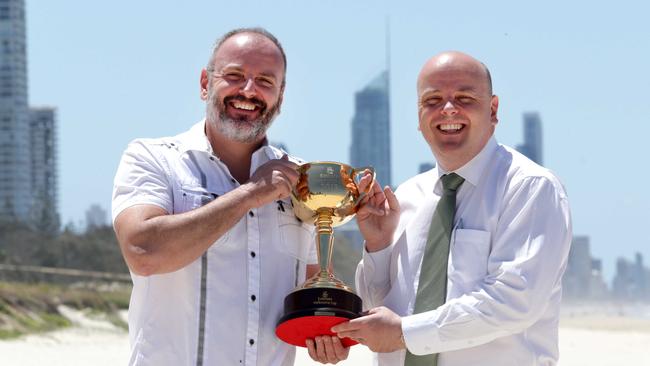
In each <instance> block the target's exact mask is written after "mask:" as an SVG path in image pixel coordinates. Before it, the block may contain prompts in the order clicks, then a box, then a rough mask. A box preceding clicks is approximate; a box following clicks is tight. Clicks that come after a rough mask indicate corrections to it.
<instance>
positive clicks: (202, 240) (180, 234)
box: [116, 186, 255, 276]
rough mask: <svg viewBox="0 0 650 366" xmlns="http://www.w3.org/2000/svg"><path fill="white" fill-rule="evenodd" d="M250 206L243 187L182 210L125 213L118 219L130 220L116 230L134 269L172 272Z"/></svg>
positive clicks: (143, 272)
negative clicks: (191, 208)
mask: <svg viewBox="0 0 650 366" xmlns="http://www.w3.org/2000/svg"><path fill="white" fill-rule="evenodd" d="M253 207H255V201H254V199H253V197H252V196H251V194H250V193H249V192H248V191H247V189H246V188H245V187H243V186H242V187H239V188H237V189H235V190H233V191H231V192H228V193H226V194H224V195H223V196H221V197H219V198H217V199H215V200H213V201H212V202H210V203H208V204H206V205H204V206H202V207H200V208H197V209H195V210H192V211H188V212H184V213H179V214H172V215H169V214H158V215H152V216H151V217H146V216H145V217H142V216H139V215H140V214H138V213H129V212H125V214H126V216H125V217H118V220H121V221H130V222H125V223H124V225H116V232H117V236H118V239H119V241H120V245H121V247H122V251H123V253H124V257H125V259H126V261H127V264H128V265H129V268H130V269H131V270H132V271H133V272H135V273H137V274H140V275H145V276H146V275H153V274H160V273H167V272H173V271H176V270H178V269H181V268H183V267H185V266H187V265H188V264H190V263H191V262H193V261H194V260H196V259H197V258H199V257H200V256H201V255H202V254H203V253H205V251H206V250H208V248H209V247H210V246H211V245H212V244H213V243H214V242H215V241H217V240H218V239H219V238H220V237H221V236H223V235H224V234H225V233H226V232H227V231H228V230H230V229H231V228H232V227H233V226H234V225H235V224H236V223H237V222H238V221H239V220H240V219H241V218H242V217H243V216H244V215H245V214H246V213H247V212H248V211H249V210H250V209H251V208H253ZM133 208H135V207H133ZM135 209H137V208H135ZM127 210H130V209H127ZM127 210H125V211H127ZM120 216H122V214H120ZM134 216H139V217H134ZM117 222H118V223H119V221H117ZM117 228H123V230H119V229H117Z"/></svg>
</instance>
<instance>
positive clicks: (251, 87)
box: [241, 78, 256, 98]
mask: <svg viewBox="0 0 650 366" xmlns="http://www.w3.org/2000/svg"><path fill="white" fill-rule="evenodd" d="M241 93H242V94H243V95H244V96H245V97H246V98H252V97H253V96H255V93H256V92H255V80H253V78H248V79H246V82H245V83H244V86H243V87H242V88H241Z"/></svg>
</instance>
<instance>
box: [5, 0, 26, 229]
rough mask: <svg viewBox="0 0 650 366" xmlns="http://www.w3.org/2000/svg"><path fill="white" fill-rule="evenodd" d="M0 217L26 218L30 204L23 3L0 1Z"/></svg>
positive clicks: (11, 0)
mask: <svg viewBox="0 0 650 366" xmlns="http://www.w3.org/2000/svg"><path fill="white" fill-rule="evenodd" d="M0 48H1V49H0V167H1V169H0V218H4V219H18V220H21V221H27V220H28V219H29V213H30V208H31V205H32V190H31V177H30V171H31V169H30V160H31V155H30V136H29V111H28V107H27V105H28V103H27V52H26V49H27V47H26V36H25V3H24V1H23V0H1V1H0Z"/></svg>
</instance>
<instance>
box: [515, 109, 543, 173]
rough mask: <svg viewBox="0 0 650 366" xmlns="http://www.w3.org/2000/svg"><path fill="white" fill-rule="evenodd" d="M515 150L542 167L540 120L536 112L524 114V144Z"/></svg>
mask: <svg viewBox="0 0 650 366" xmlns="http://www.w3.org/2000/svg"><path fill="white" fill-rule="evenodd" d="M517 150H518V151H519V152H520V153H522V154H524V155H526V156H527V157H528V158H529V159H530V160H532V161H534V162H536V163H537V164H539V165H543V159H542V120H541V118H540V117H539V113H537V112H527V113H524V143H523V144H521V145H519V146H517Z"/></svg>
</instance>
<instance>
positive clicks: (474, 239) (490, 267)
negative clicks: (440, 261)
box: [357, 138, 571, 366]
mask: <svg viewBox="0 0 650 366" xmlns="http://www.w3.org/2000/svg"><path fill="white" fill-rule="evenodd" d="M445 173H447V172H443V171H441V170H440V169H438V168H435V169H433V170H431V171H429V172H426V173H423V174H420V175H417V176H415V177H413V178H411V179H410V180H408V181H407V182H405V183H404V184H402V185H401V186H400V187H399V188H398V189H397V191H396V194H397V197H398V199H399V202H400V205H401V209H402V213H401V216H400V222H399V225H398V228H397V231H396V233H395V236H394V238H393V244H392V245H391V246H389V247H388V248H386V249H384V250H381V251H378V252H375V253H368V252H365V253H364V255H363V259H362V261H361V263H360V264H359V267H358V269H357V289H358V292H359V294H360V295H361V297H362V298H363V300H364V307H365V308H370V307H374V306H380V305H384V306H386V307H388V308H390V309H392V310H393V311H395V312H396V313H397V314H399V315H400V316H402V330H403V333H404V338H405V342H406V346H407V348H408V349H409V350H410V351H411V352H412V353H414V354H420V355H421V354H430V353H440V354H439V356H438V365H439V366H460V365H462V366H470V365H481V366H490V365H492V366H507V365H512V366H523V365H555V364H557V360H558V322H559V307H560V297H561V293H562V287H561V277H562V274H563V272H564V269H565V267H566V263H567V256H568V253H569V246H570V242H571V219H570V214H569V205H568V201H567V197H566V194H565V191H564V188H563V187H562V184H561V183H560V182H559V180H558V179H557V178H556V177H555V176H554V175H553V174H552V173H551V172H550V171H548V170H547V169H545V168H543V167H540V166H538V165H537V164H535V163H533V162H532V161H530V160H529V159H528V158H526V157H525V156H523V155H521V154H520V153H518V152H517V151H514V150H512V149H510V148H508V147H506V146H503V145H498V144H497V143H496V141H495V140H494V138H491V139H490V140H489V142H488V143H487V145H486V146H485V147H484V148H483V150H482V151H481V152H480V153H479V154H478V155H477V156H476V157H475V158H474V159H472V160H471V161H470V162H469V163H467V164H466V165H465V166H463V167H462V168H460V169H458V170H456V171H455V173H457V174H459V175H460V176H462V177H463V178H465V182H464V183H463V184H462V185H461V187H460V189H459V190H458V192H457V200H456V207H457V209H456V214H455V218H454V230H453V232H452V238H451V243H450V245H451V246H450V254H449V261H448V270H447V301H446V303H445V304H444V305H442V306H440V307H438V308H437V309H435V310H431V311H427V312H423V313H420V314H415V315H413V307H414V304H415V296H416V293H417V287H418V282H419V276H420V265H421V263H422V256H423V253H424V249H425V246H426V242H427V234H428V231H429V226H430V223H431V217H432V215H433V212H434V210H435V208H436V205H437V203H438V201H439V199H440V196H441V194H442V182H441V181H440V179H439V178H440V176H442V175H443V174H445ZM405 353H406V352H405V351H403V350H402V351H396V352H392V353H383V354H378V355H376V356H375V357H376V359H375V361H376V364H379V365H391V366H392V365H402V364H403V363H404V356H405Z"/></svg>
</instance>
